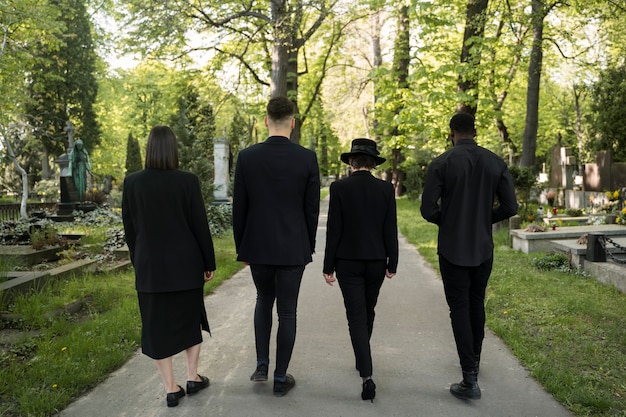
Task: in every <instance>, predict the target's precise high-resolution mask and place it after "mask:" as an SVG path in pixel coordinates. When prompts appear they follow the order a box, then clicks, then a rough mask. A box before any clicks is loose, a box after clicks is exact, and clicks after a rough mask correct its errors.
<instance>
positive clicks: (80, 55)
mask: <svg viewBox="0 0 626 417" xmlns="http://www.w3.org/2000/svg"><path fill="white" fill-rule="evenodd" d="M51 4H53V5H54V6H55V7H57V8H58V10H59V12H60V16H59V20H60V22H61V23H62V24H63V28H64V29H63V32H62V33H61V34H59V35H58V39H59V44H60V47H59V49H58V50H54V51H51V50H49V49H48V48H42V49H40V50H39V51H37V55H38V57H39V58H40V59H39V60H38V62H37V63H36V64H35V65H34V68H33V70H32V73H31V76H30V82H29V92H30V100H29V101H28V102H27V105H26V112H27V113H28V114H29V116H30V123H31V125H32V126H33V129H34V135H35V137H37V139H38V140H40V141H41V142H42V143H43V147H44V151H45V152H46V157H44V159H43V166H42V171H43V176H44V177H45V178H47V177H49V175H50V169H49V166H48V157H47V155H59V154H61V153H63V152H65V151H66V143H65V138H66V132H65V131H64V128H65V126H66V123H67V122H68V121H71V122H72V124H73V125H74V126H75V128H76V138H81V139H83V142H84V144H85V148H86V149H87V150H88V151H91V150H92V149H93V148H94V147H95V145H97V144H98V143H100V129H99V126H98V123H97V121H96V115H95V111H94V108H93V104H94V102H95V100H96V96H97V92H98V84H97V82H96V79H95V76H94V72H95V65H96V59H97V57H96V54H95V51H94V46H93V42H92V38H91V25H90V22H89V18H88V16H87V11H86V8H85V4H84V0H51Z"/></svg>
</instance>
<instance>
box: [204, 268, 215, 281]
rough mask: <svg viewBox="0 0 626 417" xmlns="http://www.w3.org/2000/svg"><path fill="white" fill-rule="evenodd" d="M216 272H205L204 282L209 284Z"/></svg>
mask: <svg viewBox="0 0 626 417" xmlns="http://www.w3.org/2000/svg"><path fill="white" fill-rule="evenodd" d="M214 275H215V271H204V282H209V281H211V280H212V279H213V276H214Z"/></svg>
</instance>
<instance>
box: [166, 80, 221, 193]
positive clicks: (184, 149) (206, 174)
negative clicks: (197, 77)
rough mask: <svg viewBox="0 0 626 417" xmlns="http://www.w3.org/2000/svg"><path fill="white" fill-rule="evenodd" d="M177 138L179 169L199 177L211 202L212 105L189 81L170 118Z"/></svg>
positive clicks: (203, 191) (203, 190)
mask: <svg viewBox="0 0 626 417" xmlns="http://www.w3.org/2000/svg"><path fill="white" fill-rule="evenodd" d="M172 126H173V128H174V132H175V133H176V136H177V137H178V139H179V147H178V149H179V152H178V154H179V164H180V168H181V169H183V170H186V171H189V172H193V173H194V174H196V175H197V176H198V178H200V188H201V190H202V197H203V199H204V202H205V204H209V203H210V202H212V201H213V199H214V195H213V188H214V186H213V162H212V157H213V139H214V137H215V118H214V116H213V107H212V106H211V105H210V104H208V103H207V102H206V101H205V100H203V99H202V98H201V97H200V95H199V93H198V90H197V88H196V87H195V86H194V85H192V84H190V83H188V84H187V85H185V86H183V92H182V94H181V97H180V99H179V100H178V112H177V115H176V116H175V117H174V118H173V119H172Z"/></svg>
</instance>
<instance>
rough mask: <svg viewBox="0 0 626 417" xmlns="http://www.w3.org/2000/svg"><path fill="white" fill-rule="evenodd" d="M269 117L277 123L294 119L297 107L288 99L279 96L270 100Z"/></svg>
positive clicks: (268, 104)
mask: <svg viewBox="0 0 626 417" xmlns="http://www.w3.org/2000/svg"><path fill="white" fill-rule="evenodd" d="M266 110H267V117H268V118H269V119H271V120H274V121H276V122H280V121H283V120H285V119H287V118H292V117H293V115H294V114H295V113H296V106H295V104H294V103H293V101H291V100H289V99H288V98H287V97H284V96H279V97H274V98H272V99H270V101H269V102H268V103H267V109H266Z"/></svg>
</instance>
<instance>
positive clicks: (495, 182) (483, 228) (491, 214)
mask: <svg viewBox="0 0 626 417" xmlns="http://www.w3.org/2000/svg"><path fill="white" fill-rule="evenodd" d="M496 198H497V201H498V203H499V204H497V205H495V206H494V203H495V201H496ZM517 208H518V205H517V199H516V197H515V189H514V187H513V181H512V179H511V174H510V173H509V170H508V168H507V166H506V164H505V163H504V161H503V160H502V158H500V157H499V156H498V155H496V154H494V153H493V152H491V151H489V150H487V149H485V148H482V147H480V146H478V145H477V144H476V142H475V141H474V140H473V139H460V140H459V141H457V143H456V145H455V146H454V147H453V148H452V149H450V150H448V151H446V152H445V153H443V154H441V155H440V156H438V157H437V158H435V159H434V160H433V161H432V162H431V164H430V166H429V167H428V172H427V174H426V182H425V184H424V192H423V194H422V207H421V212H422V216H423V217H424V218H425V219H426V220H428V221H429V222H431V223H435V224H437V225H438V226H439V238H438V253H439V254H440V255H441V256H443V257H444V258H446V259H447V260H448V261H449V262H451V263H453V264H455V265H459V266H477V265H479V264H481V263H482V262H484V261H486V260H487V259H489V258H490V257H492V256H493V238H492V235H491V225H492V224H493V223H497V222H499V221H501V220H504V219H507V218H509V217H511V216H513V215H515V214H516V213H517Z"/></svg>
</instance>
